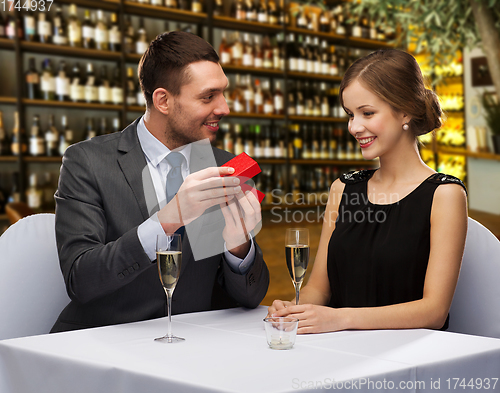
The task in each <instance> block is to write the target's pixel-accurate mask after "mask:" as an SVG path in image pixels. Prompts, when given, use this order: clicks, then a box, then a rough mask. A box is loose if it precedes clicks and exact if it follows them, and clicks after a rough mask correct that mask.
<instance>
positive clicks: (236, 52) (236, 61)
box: [231, 32, 243, 66]
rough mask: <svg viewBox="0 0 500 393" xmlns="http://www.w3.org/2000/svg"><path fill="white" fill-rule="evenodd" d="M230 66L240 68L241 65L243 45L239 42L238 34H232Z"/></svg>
mask: <svg viewBox="0 0 500 393" xmlns="http://www.w3.org/2000/svg"><path fill="white" fill-rule="evenodd" d="M231 64H232V65H235V66H241V65H242V64H243V44H242V43H241V40H240V33H239V32H236V33H234V40H233V44H232V45H231Z"/></svg>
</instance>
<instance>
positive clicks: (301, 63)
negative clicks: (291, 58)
mask: <svg viewBox="0 0 500 393" xmlns="http://www.w3.org/2000/svg"><path fill="white" fill-rule="evenodd" d="M303 41H304V38H303V36H302V35H299V37H298V42H297V44H296V51H297V71H299V72H306V71H307V66H306V51H305V47H304V44H303Z"/></svg>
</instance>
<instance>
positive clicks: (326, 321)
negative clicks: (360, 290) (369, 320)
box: [268, 300, 346, 334]
mask: <svg viewBox="0 0 500 393" xmlns="http://www.w3.org/2000/svg"><path fill="white" fill-rule="evenodd" d="M342 314H344V313H343V312H342V310H339V309H335V308H331V307H326V306H318V305H315V304H299V305H295V304H293V303H291V302H286V301H282V300H275V301H274V302H273V304H272V305H271V306H270V307H269V308H268V316H273V317H293V318H297V319H298V320H299V327H298V329H297V333H299V334H307V333H326V332H334V331H338V330H344V329H346V327H345V325H344V323H343V322H345V321H344V318H343V317H342Z"/></svg>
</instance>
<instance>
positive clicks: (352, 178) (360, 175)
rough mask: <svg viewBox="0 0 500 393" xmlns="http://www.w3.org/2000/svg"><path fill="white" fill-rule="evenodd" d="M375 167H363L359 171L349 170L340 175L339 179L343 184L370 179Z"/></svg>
mask: <svg viewBox="0 0 500 393" xmlns="http://www.w3.org/2000/svg"><path fill="white" fill-rule="evenodd" d="M375 171H376V169H363V170H361V171H351V172H348V173H343V174H342V175H340V181H341V182H342V183H344V184H355V183H361V182H364V181H368V180H370V178H371V177H372V176H373V174H374V173H375Z"/></svg>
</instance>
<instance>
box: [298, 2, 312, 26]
mask: <svg viewBox="0 0 500 393" xmlns="http://www.w3.org/2000/svg"><path fill="white" fill-rule="evenodd" d="M295 27H296V28H297V29H308V28H309V18H308V17H307V14H306V11H305V9H304V7H303V6H301V7H300V8H299V13H298V14H297V16H296V17H295Z"/></svg>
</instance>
